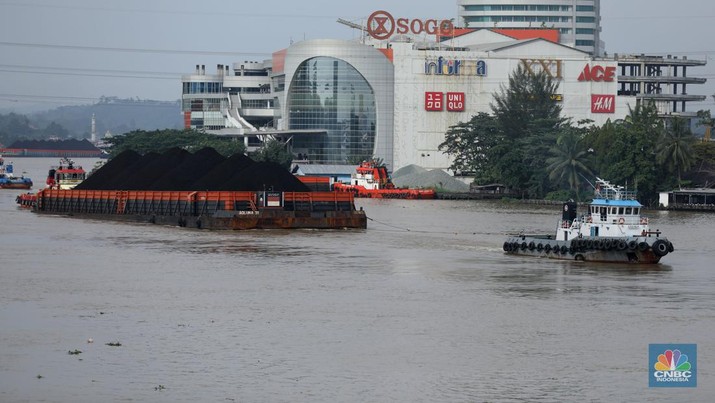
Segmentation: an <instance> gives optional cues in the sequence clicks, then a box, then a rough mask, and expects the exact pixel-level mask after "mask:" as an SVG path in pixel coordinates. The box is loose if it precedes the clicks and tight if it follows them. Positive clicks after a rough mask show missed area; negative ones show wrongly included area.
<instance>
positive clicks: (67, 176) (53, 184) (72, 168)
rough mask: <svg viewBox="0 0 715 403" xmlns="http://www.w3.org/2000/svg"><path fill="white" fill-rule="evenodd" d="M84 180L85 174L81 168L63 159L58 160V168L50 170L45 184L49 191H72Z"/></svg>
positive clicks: (69, 160)
mask: <svg viewBox="0 0 715 403" xmlns="http://www.w3.org/2000/svg"><path fill="white" fill-rule="evenodd" d="M86 178H87V172H85V170H84V169H83V168H82V166H80V165H75V163H74V161H72V160H71V159H69V158H66V157H65V158H62V159H61V160H60V165H59V166H56V167H51V168H50V170H49V172H48V173H47V180H46V184H47V187H48V188H50V189H65V190H66V189H73V188H74V187H75V186H77V185H79V184H80V183H82V181H83V180H85V179H86Z"/></svg>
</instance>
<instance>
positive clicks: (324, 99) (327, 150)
mask: <svg viewBox="0 0 715 403" xmlns="http://www.w3.org/2000/svg"><path fill="white" fill-rule="evenodd" d="M288 113H289V127H290V129H292V130H299V129H302V130H316V129H320V130H325V131H327V134H311V135H298V136H295V137H294V138H293V149H294V151H295V152H303V153H306V154H307V157H308V159H309V160H310V161H311V162H317V163H323V164H358V163H359V162H360V161H363V160H367V159H370V158H372V156H373V150H374V146H375V127H376V119H377V116H376V108H375V94H374V92H373V90H372V88H371V87H370V85H369V84H368V82H367V81H366V80H365V78H364V77H363V76H362V75H361V74H360V73H359V72H358V71H357V70H355V68H354V67H353V66H351V65H350V64H348V63H346V62H345V61H342V60H339V59H335V58H331V57H315V58H311V59H308V60H306V61H304V62H303V63H301V65H300V66H299V67H298V69H297V70H296V73H295V75H294V77H293V81H292V83H291V84H290V87H289V93H288Z"/></svg>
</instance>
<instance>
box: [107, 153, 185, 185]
mask: <svg viewBox="0 0 715 403" xmlns="http://www.w3.org/2000/svg"><path fill="white" fill-rule="evenodd" d="M189 155H191V153H189V152H188V151H186V150H183V149H181V148H172V149H170V150H168V151H166V152H165V153H163V154H160V155H159V156H158V157H156V158H152V159H151V160H149V161H147V163H146V164H145V165H144V166H143V167H141V169H137V170H135V171H134V172H132V173H131V175H130V176H128V177H126V178H125V179H124V181H123V182H122V183H121V185H120V188H121V189H122V190H149V189H150V188H151V186H152V184H153V183H154V182H157V181H158V180H159V179H160V178H161V177H162V176H164V175H166V173H167V172H169V171H172V170H174V169H175V168H176V167H177V166H179V165H181V163H182V162H183V161H184V160H185V159H186V158H187V157H188V156H189ZM145 157H146V156H145ZM142 159H144V158H142Z"/></svg>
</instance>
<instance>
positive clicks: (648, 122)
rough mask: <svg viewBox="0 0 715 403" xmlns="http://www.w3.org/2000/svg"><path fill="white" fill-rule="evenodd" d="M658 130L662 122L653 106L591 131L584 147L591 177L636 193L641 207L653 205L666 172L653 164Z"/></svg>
mask: <svg viewBox="0 0 715 403" xmlns="http://www.w3.org/2000/svg"><path fill="white" fill-rule="evenodd" d="M662 130H663V121H662V119H660V118H659V117H658V113H657V109H656V108H655V105H653V104H638V105H637V106H636V107H635V108H633V109H631V110H630V111H629V114H628V116H626V118H625V119H623V120H618V121H615V122H607V123H606V124H604V125H603V126H602V127H600V128H595V129H593V130H591V131H590V132H589V133H588V135H587V136H586V145H587V146H588V147H590V148H592V149H593V150H594V152H593V155H594V168H595V169H594V171H595V173H596V174H597V175H598V176H600V177H602V178H604V179H606V180H608V181H610V182H612V183H616V184H619V185H622V186H628V187H629V188H630V189H636V190H638V194H639V198H640V199H641V202H643V203H645V204H652V203H655V202H657V198H658V190H659V189H660V188H662V187H664V186H667V185H666V183H667V182H668V175H667V172H666V170H665V169H664V168H663V166H662V164H659V163H658V162H657V161H656V152H655V147H656V143H657V140H658V138H659V137H660V134H661V132H662Z"/></svg>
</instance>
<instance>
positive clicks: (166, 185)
mask: <svg viewBox="0 0 715 403" xmlns="http://www.w3.org/2000/svg"><path fill="white" fill-rule="evenodd" d="M246 158H248V157H246ZM224 161H226V157H224V156H223V155H221V154H219V153H218V152H217V151H216V150H214V149H213V148H209V147H206V148H203V149H201V150H199V151H197V152H195V153H194V154H190V155H188V156H187V157H186V158H184V160H183V161H182V162H181V163H180V164H179V165H177V166H176V167H175V168H174V169H172V170H171V171H169V172H166V173H164V175H163V176H161V177H160V178H159V179H158V180H156V181H154V183H152V184H151V185H150V186H149V187H148V188H147V189H148V190H197V189H195V188H194V187H193V185H194V182H196V181H198V180H199V179H201V178H202V177H203V176H204V175H206V172H207V170H208V171H210V170H212V169H213V168H214V167H216V166H217V165H219V164H221V163H223V162H224Z"/></svg>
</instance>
